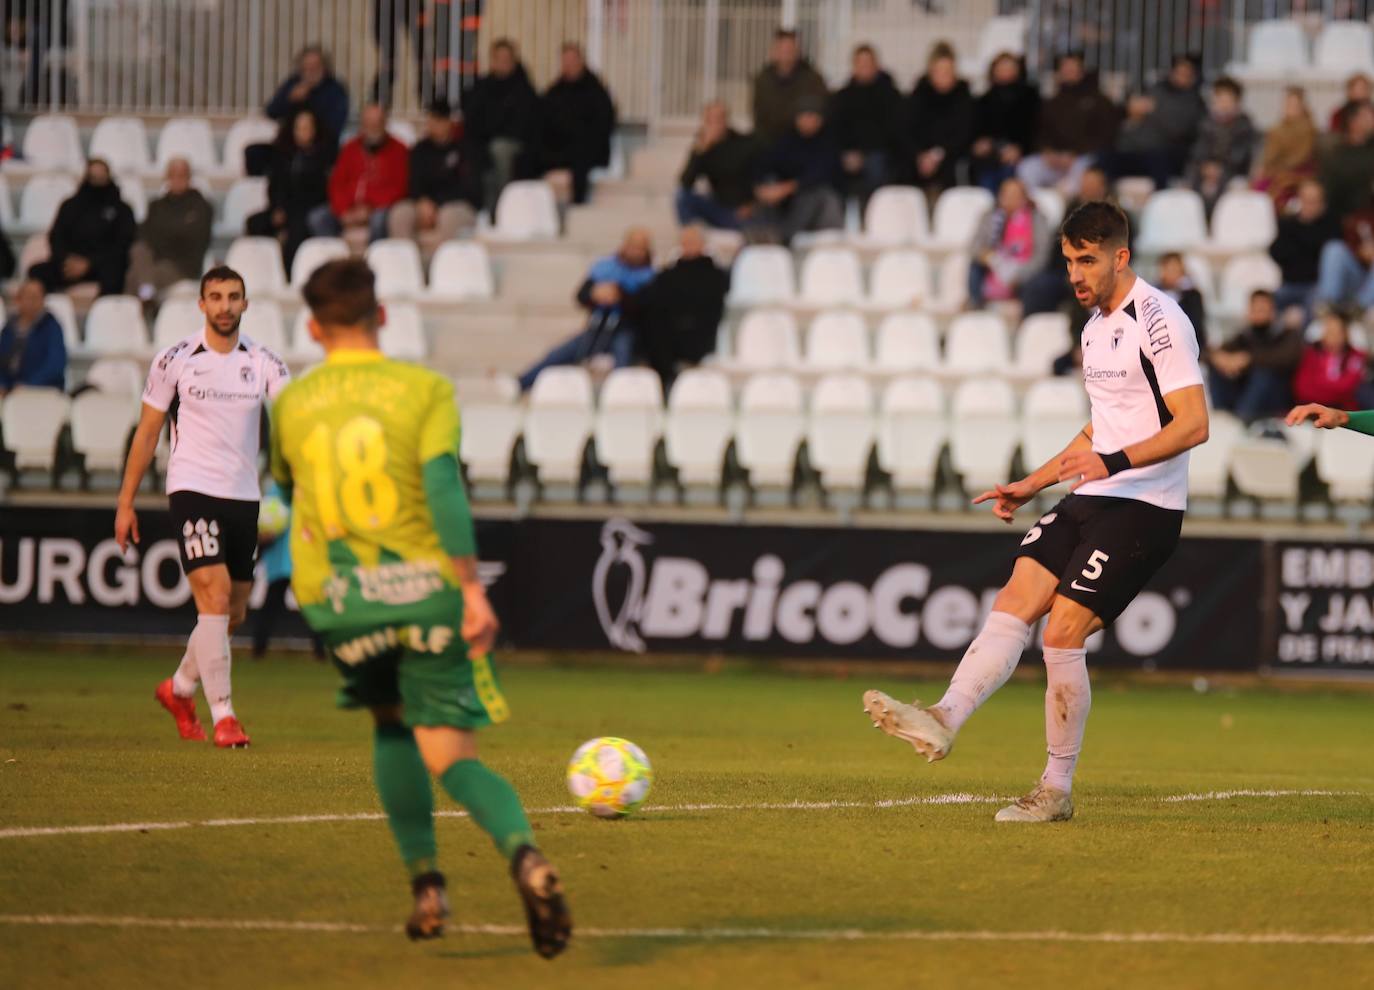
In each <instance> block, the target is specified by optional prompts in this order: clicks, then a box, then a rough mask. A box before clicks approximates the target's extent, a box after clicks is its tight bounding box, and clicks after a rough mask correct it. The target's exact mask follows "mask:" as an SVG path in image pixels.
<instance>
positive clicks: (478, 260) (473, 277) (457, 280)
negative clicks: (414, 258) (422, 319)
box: [429, 241, 496, 302]
mask: <svg viewBox="0 0 1374 990" xmlns="http://www.w3.org/2000/svg"><path fill="white" fill-rule="evenodd" d="M495 295H496V280H495V278H494V277H493V276H492V272H491V258H490V257H488V255H487V249H486V248H485V247H484V246H483V245H481V244H479V243H478V242H476V241H445V242H444V243H443V244H441V245H439V250H437V251H435V252H434V260H433V261H431V262H430V265H429V298H430V299H431V300H434V301H436V302H461V301H462V300H465V299H491V298H492V297H494V296H495Z"/></svg>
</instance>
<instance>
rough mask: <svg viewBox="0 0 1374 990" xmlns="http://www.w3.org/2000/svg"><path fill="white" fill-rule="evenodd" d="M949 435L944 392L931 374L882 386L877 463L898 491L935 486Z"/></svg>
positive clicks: (924, 491)
mask: <svg viewBox="0 0 1374 990" xmlns="http://www.w3.org/2000/svg"><path fill="white" fill-rule="evenodd" d="M946 435H947V427H946V417H945V395H944V391H943V390H942V389H941V388H940V385H939V383H938V382H936V381H934V380H933V379H930V378H914V377H902V378H895V379H893V380H892V382H891V383H890V384H889V385H888V386H887V388H886V389H884V390H883V397H882V408H881V411H880V414H879V417H878V437H877V439H878V445H877V452H878V466H879V467H881V468H882V469H883V470H884V471H886V472H887V473H888V474H889V475H891V477H892V487H893V488H894V490H895V491H896V492H897V493H898V494H899V497H900V496H901V494H902V493H906V494H908V495H910V494H912V493H916V494H921V495H925V494H928V493H929V492H931V491H933V490H934V488H935V479H936V471H937V469H938V467H939V462H940V451H941V450H943V449H944V446H945V438H946Z"/></svg>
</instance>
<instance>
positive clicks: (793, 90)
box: [753, 28, 828, 147]
mask: <svg viewBox="0 0 1374 990" xmlns="http://www.w3.org/2000/svg"><path fill="white" fill-rule="evenodd" d="M827 95H828V91H827V89H826V86H825V80H824V79H822V78H821V74H820V73H819V72H817V71H816V70H815V69H814V68H813V67H812V65H811V63H810V62H808V61H807V60H806V59H805V58H804V57H803V56H802V53H801V45H800V44H799V43H798V41H797V32H796V31H793V30H790V29H786V28H784V29H781V30H778V31H775V32H774V33H773V44H772V45H771V46H770V47H769V49H768V64H767V65H765V66H764V67H763V68H762V69H760V70H759V74H758V75H756V76H755V77H754V101H753V103H754V107H753V109H754V138H755V139H756V140H757V141H758V142H759V143H760V144H761V145H763V146H765V147H767V146H769V145H772V144H773V143H774V142H776V141H780V140H782V138H783V137H785V136H786V135H787V132H788V131H790V130H791V129H792V122H793V121H795V120H796V119H797V110H798V108H799V107H800V106H801V103H802V101H808V102H811V103H814V102H815V101H816V100H824V99H825V98H826V96H827Z"/></svg>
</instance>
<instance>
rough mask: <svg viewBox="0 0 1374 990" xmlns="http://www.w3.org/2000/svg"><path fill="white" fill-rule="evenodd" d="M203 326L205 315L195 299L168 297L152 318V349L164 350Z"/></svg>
mask: <svg viewBox="0 0 1374 990" xmlns="http://www.w3.org/2000/svg"><path fill="white" fill-rule="evenodd" d="M204 326H205V315H204V314H203V313H201V311H200V306H199V305H198V303H197V301H196V300H195V299H168V300H167V301H165V302H164V303H163V304H162V306H161V307H160V308H159V309H158V311H157V317H156V318H155V319H154V320H153V349H154V350H158V351H161V350H164V349H166V348H168V347H171V346H172V345H173V344H175V343H176V342H177V341H179V340H185V339H186V338H187V337H189V336H191V335H192V334H194V333H198V332H199V331H200V329H201V328H202V327H204Z"/></svg>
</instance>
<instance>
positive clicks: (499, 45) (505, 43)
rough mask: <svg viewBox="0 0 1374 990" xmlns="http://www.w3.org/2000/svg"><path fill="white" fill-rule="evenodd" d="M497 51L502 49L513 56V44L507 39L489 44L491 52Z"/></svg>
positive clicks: (500, 39) (498, 39) (499, 39)
mask: <svg viewBox="0 0 1374 990" xmlns="http://www.w3.org/2000/svg"><path fill="white" fill-rule="evenodd" d="M497 49H504V50H505V51H508V52H510V53H511V55H514V54H515V42H513V41H511V40H510V39H509V38H497V39H496V40H495V41H493V42H492V43H491V50H492V51H496V50H497Z"/></svg>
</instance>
